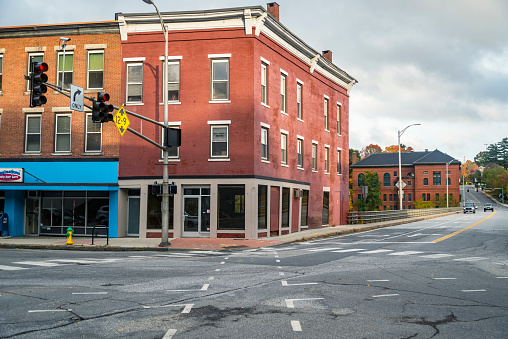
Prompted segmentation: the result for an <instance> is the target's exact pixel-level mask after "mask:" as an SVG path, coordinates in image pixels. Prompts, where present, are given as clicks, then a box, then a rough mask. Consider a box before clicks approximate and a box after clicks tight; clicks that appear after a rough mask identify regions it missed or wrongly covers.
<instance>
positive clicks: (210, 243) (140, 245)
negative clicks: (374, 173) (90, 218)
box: [0, 213, 454, 251]
mask: <svg viewBox="0 0 508 339" xmlns="http://www.w3.org/2000/svg"><path fill="white" fill-rule="evenodd" d="M450 214H454V213H445V214H437V215H432V216H427V217H417V218H408V219H400V220H391V221H385V222H379V223H372V224H362V225H342V226H334V227H324V228H317V229H308V230H304V231H301V232H297V233H291V234H285V235H281V236H276V237H270V238H260V239H256V240H249V239H229V238H220V239H210V238H174V239H169V242H170V243H171V246H170V247H159V244H160V241H161V240H160V238H146V239H140V238H110V239H109V245H106V238H95V239H94V245H92V238H90V237H73V242H74V244H73V245H66V241H67V239H66V238H65V237H47V236H23V237H14V238H11V237H0V248H26V249H47V250H79V251H186V250H187V251H188V250H208V251H210V250H211V251H231V250H242V249H252V248H259V247H268V246H276V245H280V244H287V243H293V242H300V241H307V240H311V239H317V238H327V237H332V236H336V235H341V234H348V233H354V232H362V231H368V230H373V229H377V228H382V227H389V226H395V225H402V224H407V223H412V222H416V221H421V220H426V219H433V218H439V217H442V216H446V215H450Z"/></svg>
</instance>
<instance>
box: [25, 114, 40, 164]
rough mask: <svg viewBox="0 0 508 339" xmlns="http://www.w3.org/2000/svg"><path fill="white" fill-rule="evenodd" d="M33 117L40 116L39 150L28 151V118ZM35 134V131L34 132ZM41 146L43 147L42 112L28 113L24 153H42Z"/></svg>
mask: <svg viewBox="0 0 508 339" xmlns="http://www.w3.org/2000/svg"><path fill="white" fill-rule="evenodd" d="M31 117H38V118H39V133H38V134H39V150H38V151H28V150H27V146H28V120H29V119H30V118H31ZM32 134H35V133H32ZM41 147H42V114H27V115H26V116H25V149H24V154H40V153H41Z"/></svg>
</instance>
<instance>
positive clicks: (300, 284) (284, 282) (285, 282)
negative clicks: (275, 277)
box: [280, 280, 318, 286]
mask: <svg viewBox="0 0 508 339" xmlns="http://www.w3.org/2000/svg"><path fill="white" fill-rule="evenodd" d="M280 282H281V283H282V286H303V285H317V284H318V283H299V284H288V282H287V281H286V280H281V281H280Z"/></svg>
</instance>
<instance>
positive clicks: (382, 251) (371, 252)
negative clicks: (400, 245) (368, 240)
mask: <svg viewBox="0 0 508 339" xmlns="http://www.w3.org/2000/svg"><path fill="white" fill-rule="evenodd" d="M393 251H394V250H385V249H380V250H372V251H365V252H359V254H376V253H386V252H393Z"/></svg>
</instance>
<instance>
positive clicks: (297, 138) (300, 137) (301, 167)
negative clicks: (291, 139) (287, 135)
mask: <svg viewBox="0 0 508 339" xmlns="http://www.w3.org/2000/svg"><path fill="white" fill-rule="evenodd" d="M303 140H304V138H303V137H302V136H300V135H297V136H296V158H297V159H296V168H298V169H303ZM299 141H301V144H302V165H301V166H300V165H298V142H299Z"/></svg>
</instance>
